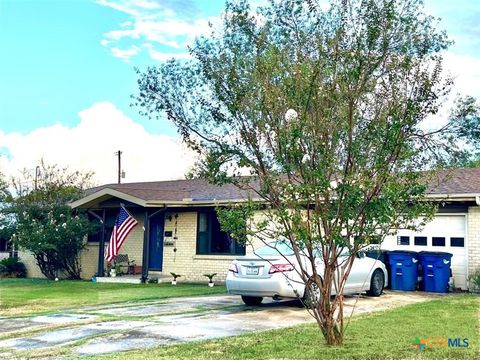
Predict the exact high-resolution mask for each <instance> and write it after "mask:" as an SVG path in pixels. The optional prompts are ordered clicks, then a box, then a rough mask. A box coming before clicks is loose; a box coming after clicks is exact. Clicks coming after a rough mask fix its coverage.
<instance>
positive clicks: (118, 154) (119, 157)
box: [115, 150, 122, 184]
mask: <svg viewBox="0 0 480 360" xmlns="http://www.w3.org/2000/svg"><path fill="white" fill-rule="evenodd" d="M115 155H117V156H118V183H119V184H120V182H121V180H122V151H121V150H118V151H116V152H115Z"/></svg>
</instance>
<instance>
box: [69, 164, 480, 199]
mask: <svg viewBox="0 0 480 360" xmlns="http://www.w3.org/2000/svg"><path fill="white" fill-rule="evenodd" d="M252 186H253V187H256V186H258V183H252ZM479 195H480V168H475V169H454V170H443V171H440V172H439V173H438V176H436V177H435V178H434V179H432V180H430V186H429V189H428V191H427V197H432V198H442V199H458V200H475V196H479ZM112 197H116V198H119V199H123V200H126V201H130V202H132V203H134V204H138V205H140V206H145V207H148V206H162V205H165V204H173V205H179V206H181V205H185V206H192V205H193V206H194V205H207V204H217V203H226V202H240V201H244V200H246V199H247V198H249V197H251V198H255V194H254V192H253V191H250V192H249V191H246V190H241V189H239V188H238V187H236V186H235V185H232V184H226V185H222V186H218V185H212V184H210V183H208V182H207V181H206V180H203V179H192V180H170V181H153V182H138V183H125V184H107V185H102V186H98V187H95V188H92V189H89V190H87V192H86V196H85V197H83V198H82V199H79V200H77V201H75V202H73V203H72V204H71V205H72V207H89V206H92V205H93V204H98V203H99V202H101V201H104V200H106V199H108V198H112Z"/></svg>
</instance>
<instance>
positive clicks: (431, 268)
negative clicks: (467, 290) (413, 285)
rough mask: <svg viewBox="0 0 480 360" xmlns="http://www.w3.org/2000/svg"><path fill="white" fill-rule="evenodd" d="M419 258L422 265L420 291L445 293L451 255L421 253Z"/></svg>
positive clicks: (444, 253)
mask: <svg viewBox="0 0 480 360" xmlns="http://www.w3.org/2000/svg"><path fill="white" fill-rule="evenodd" d="M419 257H420V263H421V264H422V279H423V280H422V290H424V291H428V292H437V293H446V292H447V291H448V280H449V279H450V273H451V269H450V268H451V264H452V254H450V253H446V252H440V251H438V252H430V251H422V252H420V254H419Z"/></svg>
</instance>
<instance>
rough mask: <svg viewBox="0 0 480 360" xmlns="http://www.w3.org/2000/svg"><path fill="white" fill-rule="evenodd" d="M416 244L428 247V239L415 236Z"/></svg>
mask: <svg viewBox="0 0 480 360" xmlns="http://www.w3.org/2000/svg"><path fill="white" fill-rule="evenodd" d="M414 244H415V245H417V246H427V237H426V236H415V240H414Z"/></svg>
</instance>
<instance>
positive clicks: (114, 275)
mask: <svg viewBox="0 0 480 360" xmlns="http://www.w3.org/2000/svg"><path fill="white" fill-rule="evenodd" d="M110 276H111V277H116V276H117V272H116V271H115V269H112V270H110Z"/></svg>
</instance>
